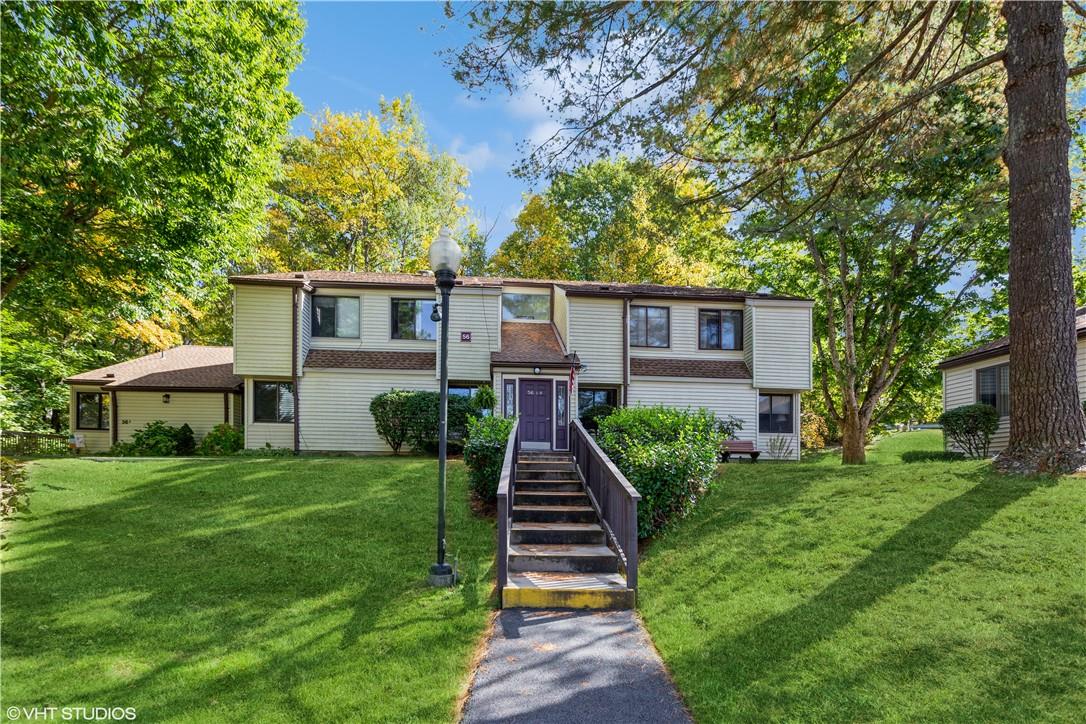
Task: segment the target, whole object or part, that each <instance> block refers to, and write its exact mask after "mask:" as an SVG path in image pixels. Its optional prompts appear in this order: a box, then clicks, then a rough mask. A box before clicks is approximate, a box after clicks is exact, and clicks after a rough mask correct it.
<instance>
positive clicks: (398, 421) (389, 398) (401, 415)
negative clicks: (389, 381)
mask: <svg viewBox="0 0 1086 724" xmlns="http://www.w3.org/2000/svg"><path fill="white" fill-rule="evenodd" d="M477 397H478V395H476V396H474V397H461V396H459V395H450V396H449V407H448V415H449V419H448V424H449V450H450V451H452V452H459V451H460V450H461V449H462V448H463V444H464V437H465V436H466V435H467V431H468V420H470V419H472V418H475V417H478V416H479V407H478V405H477V402H476V399H477ZM440 405H441V395H440V393H437V392H426V391H414V392H409V391H407V390H392V391H391V392H385V393H382V394H380V395H377V396H376V397H374V398H373V400H372V401H371V402H370V414H372V415H373V420H374V424H375V425H376V427H377V434H378V435H380V436H381V438H382V439H384V441H385V442H387V443H388V446H389V447H391V448H392V450H393V452H399V451H400V448H401V447H402V446H403V444H404V443H407V444H408V445H410V446H411V448H412V449H413V450H415V451H416V452H425V453H433V452H435V451H436V450H437V442H438V440H437V437H438V430H437V418H438V410H439V408H440Z"/></svg>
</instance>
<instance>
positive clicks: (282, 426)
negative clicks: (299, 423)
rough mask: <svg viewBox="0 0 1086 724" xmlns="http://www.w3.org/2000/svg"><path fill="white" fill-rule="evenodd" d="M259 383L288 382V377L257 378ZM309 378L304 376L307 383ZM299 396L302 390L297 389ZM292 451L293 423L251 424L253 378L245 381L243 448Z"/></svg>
mask: <svg viewBox="0 0 1086 724" xmlns="http://www.w3.org/2000/svg"><path fill="white" fill-rule="evenodd" d="M256 379H258V380H259V381H260V382H290V376H289V375H287V376H285V377H279V378H276V377H268V376H261V377H257V378H256ZM308 379H309V376H308V375H306V380H307V381H308ZM298 392H299V394H301V393H302V388H299V389H298ZM266 445H271V446H272V447H273V448H289V449H291V450H293V449H294V423H292V422H253V378H251V377H249V378H246V380H245V447H247V448H262V447H265V446H266Z"/></svg>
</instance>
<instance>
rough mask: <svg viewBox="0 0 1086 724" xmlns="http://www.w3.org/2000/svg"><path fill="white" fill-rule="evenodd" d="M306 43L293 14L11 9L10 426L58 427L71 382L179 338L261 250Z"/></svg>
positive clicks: (3, 185)
mask: <svg viewBox="0 0 1086 724" xmlns="http://www.w3.org/2000/svg"><path fill="white" fill-rule="evenodd" d="M302 29H303V25H302V21H301V18H300V17H299V14H298V9H297V6H296V5H295V4H294V3H285V2H267V3H232V4H219V5H212V4H207V3H189V2H149V3H120V2H93V3H92V2H82V3H74V2H73V3H63V2H34V3H3V5H2V7H0V34H2V36H3V45H4V48H3V53H4V58H3V63H2V64H0V122H2V139H0V140H2V157H0V203H2V219H0V237H2V245H0V252H2V255H3V268H2V270H0V282H2V288H0V295H2V299H3V305H4V328H5V330H4V332H5V339H4V347H3V350H2V354H3V380H2V384H3V388H4V404H3V411H2V424H3V425H4V426H5V427H23V428H31V429H33V428H35V427H40V426H42V425H45V424H48V425H51V426H54V427H55V426H57V425H60V424H62V423H63V420H58V415H57V414H55V413H54V410H56V409H57V406H58V404H60V403H59V402H58V401H59V400H61V397H62V395H61V393H62V392H63V389H64V388H63V386H62V385H60V380H61V379H63V377H64V376H66V375H68V374H71V373H72V372H76V371H79V370H80V369H82V368H85V367H86V365H88V364H100V363H103V362H106V361H109V359H110V358H112V357H113V356H114V354H127V353H131V352H140V351H144V350H146V349H148V348H156V347H161V346H164V345H168V344H171V343H176V342H177V341H179V340H180V339H181V335H180V323H181V322H182V321H183V320H184V319H185V318H187V315H188V314H189V312H190V311H191V308H192V305H191V303H190V302H189V300H188V298H189V296H190V295H191V293H192V291H193V289H194V288H196V287H197V285H198V283H199V280H200V279H201V278H202V277H203V276H204V275H205V274H206V272H207V270H208V269H212V268H218V267H221V266H222V265H223V264H224V263H225V262H227V261H228V260H229V259H231V258H232V257H233V256H235V255H236V254H237V253H238V252H239V250H241V249H243V248H244V247H245V246H246V245H247V244H248V243H250V242H251V241H252V240H253V239H254V238H255V231H256V227H257V221H258V219H259V218H260V215H261V214H262V213H263V207H264V203H265V201H266V198H267V183H268V181H269V180H270V178H271V177H272V175H273V173H274V170H275V168H276V165H277V164H278V159H279V144H280V138H281V136H282V134H283V133H284V132H285V131H286V129H287V126H288V124H289V122H290V119H291V118H292V117H293V116H294V115H295V114H296V113H297V111H298V108H299V106H298V103H297V100H296V99H295V98H294V96H293V95H292V94H291V93H290V92H289V91H288V90H287V87H286V86H287V78H288V75H289V73H290V71H291V70H292V69H293V68H294V66H295V65H296V64H297V62H298V61H299V60H300V58H301V46H300V41H301V35H302ZM60 409H61V411H62V412H63V413H66V411H67V406H66V405H60Z"/></svg>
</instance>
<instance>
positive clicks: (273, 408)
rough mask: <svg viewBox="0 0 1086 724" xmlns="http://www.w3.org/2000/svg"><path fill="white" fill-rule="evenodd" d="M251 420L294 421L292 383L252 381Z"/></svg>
mask: <svg viewBox="0 0 1086 724" xmlns="http://www.w3.org/2000/svg"><path fill="white" fill-rule="evenodd" d="M253 422H294V385H293V384H292V383H290V382H254V383H253Z"/></svg>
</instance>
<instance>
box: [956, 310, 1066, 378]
mask: <svg viewBox="0 0 1086 724" xmlns="http://www.w3.org/2000/svg"><path fill="white" fill-rule="evenodd" d="M1075 314H1076V315H1077V316H1076V317H1075V331H1076V332H1077V333H1078V336H1079V337H1086V307H1079V308H1078V309H1076V310H1075ZM1010 348H1011V342H1010V338H1008V337H1000V338H999V339H995V340H992V341H991V342H987V343H985V344H982V345H980V346H979V347H974V348H972V349H970V350H966V351H965V352H962V353H961V354H956V355H954V356H953V357H947V358H946V359H945V360H943V361H942V362H940V363H939V369H941V370H945V369H947V368H950V367H960V366H961V365H967V364H969V363H971V362H979V361H980V360H983V359H990V358H992V357H999V356H1001V355H1005V354H1007V353H1008V352H1010Z"/></svg>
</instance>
